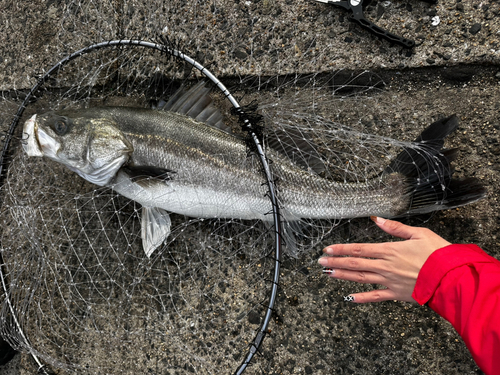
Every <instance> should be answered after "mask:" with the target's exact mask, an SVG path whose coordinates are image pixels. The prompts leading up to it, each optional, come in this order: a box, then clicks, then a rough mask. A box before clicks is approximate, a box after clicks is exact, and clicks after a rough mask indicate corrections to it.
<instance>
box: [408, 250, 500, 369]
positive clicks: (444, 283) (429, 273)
mask: <svg viewBox="0 0 500 375" xmlns="http://www.w3.org/2000/svg"><path fill="white" fill-rule="evenodd" d="M412 297H413V298H414V299H415V301H417V302H418V303H419V304H421V305H423V304H425V303H428V304H429V307H430V308H431V309H433V310H434V311H435V312H436V313H438V314H439V315H441V316H442V317H443V318H445V319H446V320H448V321H449V322H450V323H451V324H452V325H453V327H454V328H455V329H456V331H457V332H458V333H459V334H460V336H462V338H463V340H464V342H465V345H467V348H468V349H469V351H470V352H471V354H472V357H473V358H474V360H475V361H476V363H477V364H478V366H479V367H480V368H481V370H483V371H484V372H485V373H486V374H488V375H492V374H500V261H498V260H497V259H495V258H493V257H491V256H489V255H487V254H486V253H485V252H484V251H482V250H481V249H480V248H479V247H477V246H476V245H450V246H446V247H443V248H442V249H439V250H436V251H435V252H434V253H432V254H431V256H430V257H429V258H428V259H427V261H426V262H425V264H424V265H423V267H422V269H421V270H420V273H419V274H418V278H417V283H416V285H415V289H414V290H413V295H412Z"/></svg>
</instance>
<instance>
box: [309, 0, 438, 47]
mask: <svg viewBox="0 0 500 375" xmlns="http://www.w3.org/2000/svg"><path fill="white" fill-rule="evenodd" d="M314 1H319V2H321V3H326V4H332V5H336V6H339V7H342V8H344V9H347V10H348V11H350V12H351V16H350V18H351V19H352V20H353V21H355V22H357V23H358V24H359V25H360V26H361V27H362V28H364V29H367V30H368V31H370V32H371V33H373V34H375V35H376V36H378V37H379V38H383V39H386V40H388V41H390V42H393V43H396V44H399V45H402V46H403V47H406V48H412V47H414V46H415V42H414V41H413V40H410V39H406V38H403V37H400V36H398V35H395V34H392V33H390V32H389V31H387V30H384V29H382V28H381V27H379V26H377V25H375V24H374V23H373V22H371V21H369V20H367V19H366V18H365V15H364V13H363V2H364V3H365V4H367V3H368V2H369V1H363V0H314ZM422 1H425V2H427V3H431V4H435V3H437V0H422Z"/></svg>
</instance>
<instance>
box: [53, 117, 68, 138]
mask: <svg viewBox="0 0 500 375" xmlns="http://www.w3.org/2000/svg"><path fill="white" fill-rule="evenodd" d="M54 131H55V132H56V133H57V134H58V135H64V134H66V132H67V131H68V123H67V121H66V120H65V119H58V120H56V121H55V123H54Z"/></svg>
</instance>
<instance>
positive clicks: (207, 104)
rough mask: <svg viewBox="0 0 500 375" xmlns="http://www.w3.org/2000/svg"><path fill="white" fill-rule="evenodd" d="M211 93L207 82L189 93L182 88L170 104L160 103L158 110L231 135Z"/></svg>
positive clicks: (191, 89) (196, 86) (171, 99)
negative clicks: (178, 115)
mask: <svg viewBox="0 0 500 375" xmlns="http://www.w3.org/2000/svg"><path fill="white" fill-rule="evenodd" d="M209 92H210V88H209V87H207V86H206V82H205V81H201V82H199V83H197V84H196V85H194V86H193V87H191V88H190V89H189V90H187V91H186V89H185V88H184V87H181V88H180V89H179V90H177V91H176V92H175V93H174V94H173V95H172V97H171V98H170V99H169V100H168V102H165V101H164V100H162V101H160V102H159V103H158V106H157V107H156V109H160V110H163V111H171V112H177V113H180V114H183V115H186V116H189V117H191V118H194V119H195V120H197V121H200V122H203V123H205V124H208V125H211V126H214V127H216V128H219V129H221V130H224V131H225V132H227V133H230V132H231V131H230V129H229V128H228V127H227V126H225V125H224V124H223V122H222V114H221V113H220V111H219V110H218V109H217V108H216V107H215V106H214V105H213V103H212V98H211V97H210V96H209Z"/></svg>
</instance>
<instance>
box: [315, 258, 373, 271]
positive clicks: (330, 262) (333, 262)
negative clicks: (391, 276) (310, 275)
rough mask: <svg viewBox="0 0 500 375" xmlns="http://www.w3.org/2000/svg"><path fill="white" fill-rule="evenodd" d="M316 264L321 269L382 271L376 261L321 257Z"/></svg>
mask: <svg viewBox="0 0 500 375" xmlns="http://www.w3.org/2000/svg"><path fill="white" fill-rule="evenodd" d="M318 263H319V264H321V265H322V266H323V267H326V268H331V269H334V270H338V269H342V270H351V271H368V272H380V271H383V268H382V264H381V263H380V261H378V260H376V259H365V258H353V257H341V258H338V257H322V258H319V260H318Z"/></svg>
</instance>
